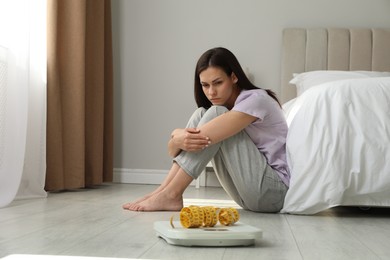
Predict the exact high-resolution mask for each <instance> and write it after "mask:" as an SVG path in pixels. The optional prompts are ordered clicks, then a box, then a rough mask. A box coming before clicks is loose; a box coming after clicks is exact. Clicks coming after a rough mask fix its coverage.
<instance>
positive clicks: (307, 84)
mask: <svg viewBox="0 0 390 260" xmlns="http://www.w3.org/2000/svg"><path fill="white" fill-rule="evenodd" d="M293 76H294V77H293V79H292V80H291V81H290V82H289V83H290V84H294V85H295V86H296V88H297V96H300V95H302V93H303V92H305V91H306V90H308V89H309V88H311V87H314V86H316V85H319V84H322V83H326V82H331V81H337V80H343V79H358V78H371V77H390V72H378V71H342V70H316V71H309V72H304V73H299V74H298V73H296V74H294V75H293Z"/></svg>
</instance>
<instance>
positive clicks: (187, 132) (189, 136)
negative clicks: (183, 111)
mask: <svg viewBox="0 0 390 260" xmlns="http://www.w3.org/2000/svg"><path fill="white" fill-rule="evenodd" d="M256 119H257V118H256V117H254V116H251V115H248V114H245V113H242V112H238V111H229V112H226V113H224V114H222V115H220V116H218V117H216V118H214V119H213V120H211V121H210V122H208V123H206V124H204V125H202V126H201V127H199V128H178V129H175V130H173V132H172V134H171V139H170V140H169V142H168V154H169V155H170V156H171V157H175V156H177V155H178V154H179V153H180V151H181V150H185V151H189V152H197V151H200V150H202V149H204V148H205V147H207V146H208V145H210V144H215V143H218V142H220V141H222V140H224V139H226V138H229V137H230V136H233V135H235V134H237V133H238V132H240V131H241V130H243V129H244V128H245V127H247V126H248V125H249V124H250V123H252V122H253V121H255V120H256Z"/></svg>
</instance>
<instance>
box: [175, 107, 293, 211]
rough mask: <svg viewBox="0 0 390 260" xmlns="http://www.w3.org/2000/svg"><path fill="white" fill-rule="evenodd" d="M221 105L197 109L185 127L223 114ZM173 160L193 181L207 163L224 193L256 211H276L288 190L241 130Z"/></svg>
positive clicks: (242, 205)
mask: <svg viewBox="0 0 390 260" xmlns="http://www.w3.org/2000/svg"><path fill="white" fill-rule="evenodd" d="M227 111H228V110H227V108H225V107H223V106H212V107H211V108H209V109H208V110H206V109H204V108H198V109H197V110H196V111H195V112H194V114H193V115H192V116H191V118H190V120H189V122H188V124H187V127H198V126H201V125H203V124H205V123H206V122H208V121H210V120H212V119H213V118H215V117H217V116H219V115H221V114H223V113H225V112H227ZM174 161H176V163H177V164H178V165H179V166H180V167H181V168H182V169H183V170H184V171H185V172H186V173H187V174H188V175H190V176H191V177H193V178H194V179H196V178H197V177H198V176H199V175H200V173H201V172H202V170H203V169H204V168H205V167H206V165H207V163H208V162H209V161H211V162H212V164H213V167H214V170H215V173H216V175H217V178H218V180H219V181H220V183H221V185H222V187H223V188H224V189H225V191H226V192H227V193H228V194H229V195H230V196H231V197H232V199H233V200H234V201H235V202H236V203H237V204H239V205H240V206H241V207H243V208H244V209H247V210H251V211H257V212H279V211H280V210H281V209H282V207H283V203H284V197H285V195H286V192H287V190H288V187H287V186H286V185H285V184H284V183H283V182H282V180H281V179H280V178H279V176H278V174H277V173H276V171H275V170H274V169H272V168H271V167H270V166H269V165H268V164H267V162H266V158H265V157H264V155H262V154H261V153H260V152H259V150H258V149H257V147H256V145H255V144H254V143H253V141H252V140H251V139H250V137H249V136H248V135H247V133H246V132H245V131H244V130H243V131H241V132H239V133H238V134H236V135H234V136H232V137H230V138H228V139H225V140H223V141H221V142H219V143H217V144H213V145H211V146H209V147H207V148H205V149H203V150H202V151H199V152H186V151H182V152H180V154H179V155H178V156H176V157H175V158H174Z"/></svg>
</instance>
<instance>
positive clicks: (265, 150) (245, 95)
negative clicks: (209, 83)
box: [232, 89, 290, 186]
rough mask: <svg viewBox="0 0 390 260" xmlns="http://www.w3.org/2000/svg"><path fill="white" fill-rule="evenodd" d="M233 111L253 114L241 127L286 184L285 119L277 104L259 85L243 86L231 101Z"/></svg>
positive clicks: (287, 176) (287, 172) (288, 179)
mask: <svg viewBox="0 0 390 260" xmlns="http://www.w3.org/2000/svg"><path fill="white" fill-rule="evenodd" d="M232 110H234V111H239V112H243V113H245V114H248V115H251V116H254V117H257V120H256V121H254V122H253V123H251V124H250V125H248V126H247V127H246V128H245V131H246V132H247V134H248V135H249V137H250V138H251V139H252V141H253V142H254V143H255V145H256V146H257V148H258V149H259V151H260V152H261V153H262V154H263V155H264V156H265V158H266V159H267V163H268V164H269V165H270V166H271V167H272V168H273V169H274V170H276V171H277V173H278V174H279V176H280V178H281V179H282V181H283V182H284V183H285V184H286V185H287V186H288V185H289V182H290V170H289V168H288V165H287V159H286V137H287V131H288V127H287V123H286V119H285V117H284V114H283V111H282V109H281V108H280V106H279V104H278V103H277V102H276V101H275V100H274V99H273V98H272V97H270V96H269V95H268V93H267V92H266V91H265V90H263V89H253V90H243V91H241V93H240V95H239V96H238V97H237V100H236V102H235V104H234V107H233V109H232Z"/></svg>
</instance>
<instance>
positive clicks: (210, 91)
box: [209, 87, 217, 96]
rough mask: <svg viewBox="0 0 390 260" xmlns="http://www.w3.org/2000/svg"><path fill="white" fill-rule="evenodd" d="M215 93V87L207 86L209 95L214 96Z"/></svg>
mask: <svg viewBox="0 0 390 260" xmlns="http://www.w3.org/2000/svg"><path fill="white" fill-rule="evenodd" d="M216 93H217V92H216V91H215V88H213V87H210V88H209V95H210V96H214V95H215V94H216Z"/></svg>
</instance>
